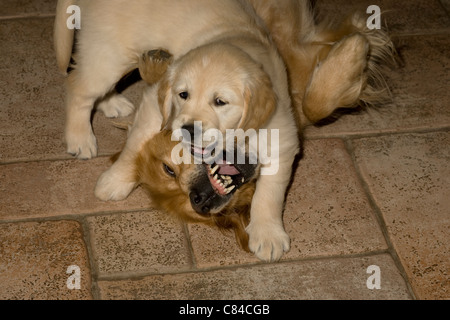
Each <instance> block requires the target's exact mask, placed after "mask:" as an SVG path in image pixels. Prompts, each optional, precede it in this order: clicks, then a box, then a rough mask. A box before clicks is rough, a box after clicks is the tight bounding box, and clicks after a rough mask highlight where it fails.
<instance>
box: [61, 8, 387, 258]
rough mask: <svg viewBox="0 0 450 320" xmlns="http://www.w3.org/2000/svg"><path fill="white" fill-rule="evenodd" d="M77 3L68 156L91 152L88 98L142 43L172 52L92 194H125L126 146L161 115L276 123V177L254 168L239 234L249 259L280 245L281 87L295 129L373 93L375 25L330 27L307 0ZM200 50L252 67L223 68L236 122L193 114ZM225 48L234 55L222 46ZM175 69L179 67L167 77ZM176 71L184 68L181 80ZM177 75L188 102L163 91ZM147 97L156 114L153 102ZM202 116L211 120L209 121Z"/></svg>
mask: <svg viewBox="0 0 450 320" xmlns="http://www.w3.org/2000/svg"><path fill="white" fill-rule="evenodd" d="M71 3H72V2H71V1H62V0H60V1H59V2H58V13H57V20H56V24H55V40H56V49H57V50H56V51H57V57H58V63H59V66H60V68H61V70H62V71H65V70H66V68H67V66H68V64H69V61H70V54H71V49H72V48H71V46H70V43H71V39H72V36H73V35H72V33H71V31H69V30H67V29H66V28H65V19H66V16H65V14H64V13H65V10H66V8H67V6H68V5H69V4H71ZM76 4H78V5H79V6H80V7H81V10H82V19H83V20H82V30H81V32H80V34H79V38H78V39H79V40H78V45H77V53H76V55H75V57H74V58H75V62H76V65H74V66H73V67H74V71H73V72H72V73H70V74H69V78H68V81H67V89H68V98H67V126H66V140H67V144H68V151H69V152H70V153H74V154H76V155H77V156H78V157H79V158H90V157H92V156H95V155H96V152H97V151H96V141H95V137H94V135H93V133H92V129H91V126H90V123H89V117H90V113H91V110H92V106H93V104H94V102H95V101H96V100H97V99H99V98H101V97H103V96H104V95H105V94H106V93H107V92H110V91H111V90H112V89H113V87H114V84H115V83H116V82H117V81H118V80H119V79H120V78H121V77H122V76H123V75H124V74H126V73H127V72H128V71H130V70H132V69H134V68H135V67H137V65H138V60H139V57H140V56H141V54H142V53H143V52H144V51H147V50H149V49H151V48H165V49H167V50H169V51H170V52H171V53H172V54H173V55H174V58H175V59H174V60H175V63H174V67H173V68H172V69H171V72H169V76H168V77H166V78H165V79H164V81H162V82H161V83H159V84H157V85H156V86H154V87H151V88H148V89H146V90H145V93H144V97H143V101H142V103H141V107H140V108H139V110H138V112H137V114H136V118H135V122H134V124H133V127H132V128H131V131H130V134H129V138H128V141H127V144H126V147H125V149H124V151H123V152H122V154H121V156H120V158H119V160H118V161H117V162H116V163H115V164H114V165H113V166H112V167H111V168H110V169H109V170H108V171H107V172H105V173H104V174H103V175H102V176H101V178H100V179H99V181H98V184H97V188H96V195H97V196H98V197H99V198H101V199H103V200H111V199H112V200H120V199H124V198H125V197H126V196H128V194H129V193H130V192H131V191H132V190H133V188H134V187H135V186H136V184H137V183H138V181H136V177H135V174H134V173H135V162H136V155H137V154H139V153H140V151H141V150H142V148H143V147H144V145H145V143H146V141H148V140H149V139H150V138H151V137H152V136H153V135H154V134H155V133H157V131H159V128H160V125H161V123H164V124H167V125H168V126H169V127H170V126H173V124H174V123H175V124H176V126H178V127H180V126H182V125H183V123H186V119H188V120H189V119H190V120H195V118H200V120H205V121H206V122H207V123H210V124H211V123H212V124H213V126H216V127H218V128H220V129H222V130H223V129H225V128H226V129H227V127H228V128H229V127H230V126H231V127H232V128H233V127H235V126H240V125H242V127H246V126H245V125H248V126H247V128H266V129H278V130H280V132H279V136H280V143H279V145H277V146H273V147H278V148H279V149H278V150H277V151H278V152H279V154H280V158H279V160H278V163H276V164H275V165H276V166H277V167H278V168H279V170H278V173H277V174H275V175H270V176H261V177H259V179H258V182H257V186H256V192H255V195H254V197H253V201H252V206H251V223H250V225H249V226H248V227H247V232H248V233H249V237H250V240H249V248H250V250H251V251H253V252H255V253H256V255H257V256H258V257H259V258H260V259H262V260H277V259H279V258H280V257H281V255H282V253H283V251H286V250H288V249H289V237H288V236H287V234H286V233H285V231H284V229H283V226H282V220H281V212H282V207H283V202H284V195H285V191H286V187H287V184H288V182H289V179H290V176H291V166H292V162H293V158H294V156H295V154H296V153H297V152H298V148H299V142H298V138H297V134H298V131H297V127H296V125H295V120H294V119H295V117H294V116H293V114H292V110H291V101H290V97H289V90H290V93H291V95H292V97H293V99H294V103H295V106H296V107H297V111H298V113H299V116H300V120H301V122H300V125H301V126H303V125H305V124H307V123H309V122H316V121H318V120H320V119H322V118H324V117H326V116H328V115H330V114H331V113H332V112H333V111H334V110H335V109H336V108H339V107H351V106H354V105H356V104H357V103H358V102H359V100H360V99H361V100H364V99H365V100H368V101H369V102H370V101H371V100H377V99H378V97H379V95H378V93H379V92H376V91H374V90H372V88H371V87H370V86H368V85H367V78H368V77H370V76H371V75H372V76H373V74H371V73H370V72H371V70H372V68H373V63H371V59H372V57H375V58H379V57H380V56H382V55H383V54H385V53H387V52H388V51H389V50H388V48H389V46H390V42H389V41H384V40H386V37H384V34H383V33H378V34H377V35H375V36H374V37H370V36H368V34H364V32H365V31H364V27H362V25H360V24H359V25H358V23H356V22H355V21H352V20H350V22H348V23H346V24H345V23H344V24H343V26H342V28H341V29H340V30H337V31H334V30H330V29H327V28H325V27H323V26H322V27H316V26H315V25H314V22H313V18H312V14H311V11H310V8H309V5H308V1H295V0H286V1H281V2H278V1H260V0H248V2H247V1H244V0H236V1H233V0H224V1H222V0H221V1H213V0H190V1H182V0H181V1H176V0H173V1H164V0H152V1H145V0H133V1H114V2H111V1H105V0H96V1H87V0H80V1H77V2H76ZM249 4H251V5H252V6H253V8H252V7H251V6H250V5H249ZM253 9H255V10H256V12H257V14H258V15H259V16H258V15H256V14H255V12H254V10H253ZM261 18H262V20H261ZM266 26H268V28H269V29H270V32H271V33H272V37H273V39H274V40H275V42H276V44H277V45H278V49H279V51H280V53H281V55H282V56H283V58H284V60H285V62H286V63H287V66H288V73H289V83H290V88H288V78H287V74H286V70H285V66H284V64H283V61H282V60H281V58H280V56H279V55H278V53H277V48H276V47H275V46H274V44H273V43H272V42H271V40H270V36H269V35H268V33H267V30H266ZM379 35H381V36H379ZM387 40H388V39H387ZM227 46H228V47H227ZM202 48H207V49H208V50H210V52H212V53H214V54H216V56H215V58H214V59H212V60H213V62H218V63H219V64H220V61H216V60H221V57H220V50H222V51H223V52H224V54H225V55H226V54H229V58H231V60H230V61H233V60H235V61H237V63H241V62H243V61H244V60H245V61H247V62H248V61H249V62H250V64H252V63H253V64H254V67H252V68H247V69H246V68H245V67H244V65H243V64H242V68H240V69H241V70H239V68H234V70H235V71H236V72H234V73H233V71H231V73H233V76H234V78H233V77H231V79H234V80H233V81H234V82H239V83H237V84H236V86H238V87H239V85H240V86H241V89H242V86H245V89H244V90H242V92H241V93H242V97H241V99H240V100H239V101H238V103H237V104H238V105H239V104H240V105H242V104H244V111H243V113H242V115H241V116H240V117H241V119H239V115H238V116H236V112H232V113H231V114H233V115H234V116H231V117H230V113H228V114H227V115H226V116H225V115H224V114H220V112H219V111H217V112H216V114H214V113H210V114H211V116H207V117H205V112H203V113H200V114H198V113H197V114H196V112H197V111H198V110H199V108H200V109H202V110H205V111H207V110H208V105H207V102H205V101H201V99H198V96H200V97H201V96H202V95H197V96H196V93H195V92H196V91H201V92H208V91H207V90H206V91H205V86H206V89H208V86H211V83H214V82H216V81H215V78H214V77H213V78H211V80H212V81H210V82H208V81H206V84H205V85H201V84H200V83H201V80H202V79H203V78H204V77H202V74H201V73H200V74H199V75H196V72H198V71H199V70H200V69H202V68H203V69H206V70H203V72H204V73H203V74H207V73H206V72H207V70H208V68H207V66H206V65H207V62H209V59H206V60H205V58H209V56H208V54H205V52H206V51H207V50H205V51H203V50H202ZM236 49H237V50H238V51H240V53H239V54H234V55H233V54H232V52H235V51H236ZM369 49H370V50H369ZM217 53H219V54H218V55H217ZM211 56H214V55H213V54H212V55H211ZM368 57H369V58H368ZM190 58H193V59H192V61H190V60H189V59H190ZM202 59H203V60H202ZM183 65H188V67H190V68H191V70H189V68H187V70H188V72H186V70H184V72H181V70H182V69H181V67H180V66H183ZM216 65H217V64H216ZM258 66H259V69H258ZM185 69H186V68H185ZM209 70H212V69H209ZM237 70H239V72H241V73H240V74H239V72H238V71H237ZM225 71H227V70H225ZM221 72H222V73H224V71H223V70H222V71H221ZM189 73H190V75H189ZM178 74H180V75H181V76H180V77H178V78H177V76H178ZM186 74H188V76H187V77H185V78H183V77H182V76H183V75H186ZM239 75H240V77H239ZM243 75H248V78H249V79H248V80H249V81H247V82H245V81H241V82H243V83H240V81H239V80H240V79H243V78H245V77H244V76H243ZM252 76H253V78H252ZM196 77H197V78H196ZM180 79H181V80H184V82H185V83H186V80H185V79H188V80H192V81H191V82H192V83H191V84H193V85H190V86H188V85H185V86H184V87H189V89H192V88H193V89H194V90H193V91H194V97H195V99H197V100H198V102H199V103H198V104H197V103H196V104H192V101H190V102H191V103H190V104H189V103H181V102H180V101H178V100H176V99H175V98H174V95H176V94H177V93H179V92H180V91H179V90H180V88H175V89H174V85H175V83H176V81H175V80H180ZM236 79H237V80H236ZM258 79H263V80H262V81H258ZM218 80H219V81H217V83H220V79H218ZM233 81H232V82H233ZM188 82H189V81H188ZM251 84H252V85H253V86H252V85H251ZM199 85H200V87H199ZM184 87H183V88H182V89H183V90H185V88H184ZM198 88H200V90H197V89H198ZM321 88H324V90H321ZM261 89H262V90H261ZM176 90H178V92H176ZM363 98H364V99H363ZM205 103H206V104H205ZM158 104H159V105H160V106H161V110H162V111H163V114H162V115H161V113H160V110H158V109H157V106H158ZM249 106H250V107H251V108H250V112H249V110H248V109H249V108H248V107H249ZM98 107H99V109H101V110H102V111H103V112H104V113H105V114H106V115H109V116H116V115H124V114H127V113H129V112H130V111H131V109H132V107H131V105H130V104H129V103H128V102H127V101H126V100H125V99H124V98H123V97H120V96H117V95H109V96H108V99H105V100H104V101H103V102H101V103H100V104H99V106H98ZM258 107H259V109H258ZM245 108H247V109H245ZM235 110H236V108H235ZM216 116H217V117H216ZM183 117H184V118H183ZM212 118H216V120H217V119H218V122H217V121H216V122H215V123H214V121H210V122H208V121H209V120H210V119H212ZM261 119H262V120H261ZM174 120H175V121H174ZM238 120H239V121H238ZM252 120H254V121H252ZM177 121H178V122H177ZM238 122H239V123H238ZM270 147H271V146H269V148H270ZM272 165H274V164H273V163H272Z"/></svg>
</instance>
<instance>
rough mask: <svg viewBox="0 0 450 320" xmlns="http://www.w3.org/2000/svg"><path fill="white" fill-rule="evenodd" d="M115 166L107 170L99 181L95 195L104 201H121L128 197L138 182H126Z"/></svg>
mask: <svg viewBox="0 0 450 320" xmlns="http://www.w3.org/2000/svg"><path fill="white" fill-rule="evenodd" d="M121 178H122V177H121V175H120V174H118V173H117V172H116V171H115V170H114V167H111V168H110V169H109V170H107V171H105V172H104V173H103V174H102V175H101V176H100V178H99V179H98V181H97V185H96V187H95V196H96V197H97V198H99V199H100V200H103V201H110V200H114V201H120V200H124V199H126V198H127V197H128V195H129V194H130V193H131V191H133V189H134V188H135V186H136V184H135V183H134V182H124V181H123V179H121Z"/></svg>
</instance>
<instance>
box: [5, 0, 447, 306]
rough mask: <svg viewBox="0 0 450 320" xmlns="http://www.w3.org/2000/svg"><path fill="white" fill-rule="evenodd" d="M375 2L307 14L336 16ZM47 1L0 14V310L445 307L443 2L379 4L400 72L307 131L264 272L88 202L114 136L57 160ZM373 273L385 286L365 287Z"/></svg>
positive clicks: (184, 229) (249, 259)
mask: <svg viewBox="0 0 450 320" xmlns="http://www.w3.org/2000/svg"><path fill="white" fill-rule="evenodd" d="M372 2H373V1H369V0H367V1H366V0H363V1H356V0H355V1H353V0H352V1H347V0H334V1H333V0H323V1H318V5H319V7H320V8H322V14H323V15H334V16H338V15H342V14H345V13H347V12H350V11H352V10H355V9H356V10H361V11H362V12H365V9H366V8H367V6H368V5H370V4H373V3H372ZM55 3H56V1H55V0H45V1H42V0H39V1H38V0H20V1H17V0H3V1H1V3H0V43H1V45H0V56H1V59H0V122H1V126H0V192H1V196H0V197H1V198H0V299H450V284H449V271H450V270H449V268H450V255H449V248H450V200H449V199H450V194H449V189H450V178H449V177H450V166H449V162H450V133H449V128H450V90H449V88H450V55H449V52H450V51H449V48H450V20H449V12H450V4H449V1H448V0H442V1H438V0H426V1H425V0H410V1H394V0H377V1H376V4H377V5H379V7H380V8H381V9H382V12H383V21H385V22H386V23H387V25H388V26H389V28H390V31H391V33H392V34H393V37H394V39H395V41H396V43H397V45H398V48H399V51H400V54H401V56H402V57H403V60H404V65H403V66H402V67H399V68H397V69H394V70H388V71H387V75H388V82H389V84H390V86H391V88H392V94H393V97H394V99H393V102H392V103H391V104H390V105H387V106H383V107H382V108H379V109H371V110H367V111H365V112H362V113H352V114H349V115H346V116H343V117H342V118H340V119H339V120H338V121H336V122H334V123H333V124H330V125H328V126H323V127H311V128H309V129H307V130H306V132H305V138H306V141H305V151H304V158H303V159H302V160H301V161H300V164H299V167H298V169H297V170H296V173H295V179H294V182H293V185H292V187H291V189H290V191H289V194H288V196H287V200H286V209H285V215H284V222H285V226H286V229H287V231H288V233H289V234H290V236H291V239H292V242H291V247H292V248H291V251H290V252H289V253H287V254H286V255H285V256H284V257H283V259H282V260H281V261H280V262H278V263H271V264H265V263H261V262H259V261H258V260H257V259H255V257H253V256H252V255H251V254H247V253H245V252H242V251H240V250H239V249H238V247H237V246H236V244H235V242H234V239H233V237H232V236H231V235H226V234H225V235H224V234H222V233H220V232H218V231H217V230H214V229H211V228H208V227H205V226H202V225H195V224H193V225H185V224H181V223H179V222H177V221H174V220H172V219H170V218H168V217H167V216H166V215H165V214H164V213H162V212H158V211H155V210H153V209H152V207H151V203H150V202H149V200H148V199H147V198H146V196H145V195H144V193H143V192H142V190H139V189H138V190H136V192H134V193H133V194H132V195H131V196H130V197H129V199H127V200H126V201H123V202H117V203H113V202H110V203H105V202H101V201H98V200H97V199H96V198H95V197H94V195H93V188H94V185H95V182H96V179H97V177H98V176H99V175H100V173H101V172H102V171H103V170H105V169H106V168H107V167H108V166H109V160H108V156H109V155H111V154H112V153H114V152H116V151H118V150H119V149H120V146H121V145H122V144H123V142H124V141H125V137H126V134H125V133H124V132H123V131H120V130H118V129H116V128H114V127H113V125H112V123H111V121H110V120H108V119H106V118H104V117H103V116H102V115H101V114H97V115H96V116H95V118H94V128H95V131H96V134H97V137H98V140H99V143H100V145H99V147H100V157H99V158H97V159H94V160H91V161H77V160H74V159H71V158H70V156H68V155H66V154H65V153H64V151H65V149H64V144H63V141H62V132H63V125H64V110H63V99H64V90H63V80H64V79H63V77H62V76H61V75H59V73H58V71H57V68H56V63H55V57H54V54H53V49H52V24H53V15H54V9H55ZM140 89H141V85H139V84H138V85H137V86H135V87H134V88H132V89H131V90H128V92H127V94H128V95H129V96H130V97H131V98H132V99H133V100H134V101H135V103H137V102H138V100H139V91H140ZM372 265H375V266H378V267H379V273H378V274H379V275H380V287H381V289H372V290H371V289H369V288H368V287H367V280H368V278H369V277H370V276H371V275H372V274H371V273H367V269H368V267H369V266H372ZM70 266H77V267H78V268H77V270H78V271H79V274H80V276H81V278H80V279H81V282H80V289H79V290H77V289H75V290H69V289H68V286H67V280H68V279H69V278H70V277H71V276H72V275H73V274H74V273H73V272H74V271H73V272H72V273H71V272H70V270H69V273H67V270H68V268H69V267H70ZM70 279H71V278H70ZM70 279H69V280H70Z"/></svg>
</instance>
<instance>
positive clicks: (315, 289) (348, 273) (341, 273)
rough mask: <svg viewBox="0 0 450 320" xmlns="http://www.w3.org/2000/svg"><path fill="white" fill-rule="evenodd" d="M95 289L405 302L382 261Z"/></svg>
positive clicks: (264, 268) (277, 267) (150, 294)
mask: <svg viewBox="0 0 450 320" xmlns="http://www.w3.org/2000/svg"><path fill="white" fill-rule="evenodd" d="M371 265H376V266H378V267H379V268H380V287H381V289H379V290H377V289H373V290H370V289H368V288H367V280H368V278H369V277H370V276H371V275H373V274H368V273H367V268H368V267H369V266H371ZM236 284H238V285H236ZM99 288H100V294H101V297H102V298H104V299H189V300H190V299H193V300H196V299H199V300H203V299H205V300H210V299H232V300H241V299H250V300H254V299H256V300H258V299H264V300H265V299H273V300H279V299H280V300H290V299H292V300H301V299H410V296H409V293H408V290H407V288H406V285H405V282H404V280H403V278H402V277H401V275H400V274H399V272H398V270H397V268H396V267H395V264H394V263H393V261H392V259H391V258H390V257H389V256H388V255H378V256H372V257H367V258H347V259H330V260H328V259H326V260H318V261H304V262H295V263H275V264H267V265H257V266H251V267H236V268H232V269H222V270H216V271H211V272H203V273H186V274H173V275H161V276H150V277H146V278H142V279H136V280H124V281H100V282H99Z"/></svg>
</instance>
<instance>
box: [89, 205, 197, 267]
mask: <svg viewBox="0 0 450 320" xmlns="http://www.w3.org/2000/svg"><path fill="white" fill-rule="evenodd" d="M88 222H89V230H90V236H91V242H92V248H93V252H94V256H95V261H96V264H97V268H98V271H99V274H100V275H101V276H104V275H111V274H117V273H135V274H138V273H163V272H173V271H179V270H187V269H189V268H190V265H191V263H190V254H189V249H188V246H187V242H186V238H185V234H184V231H183V226H182V225H181V224H180V223H179V222H178V221H175V220H174V219H173V217H169V216H167V215H166V214H165V213H161V212H158V211H149V212H140V213H127V214H119V215H108V216H99V217H91V218H89V219H88Z"/></svg>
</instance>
